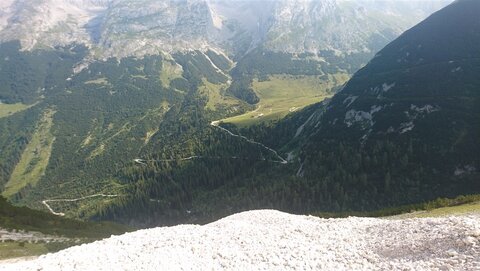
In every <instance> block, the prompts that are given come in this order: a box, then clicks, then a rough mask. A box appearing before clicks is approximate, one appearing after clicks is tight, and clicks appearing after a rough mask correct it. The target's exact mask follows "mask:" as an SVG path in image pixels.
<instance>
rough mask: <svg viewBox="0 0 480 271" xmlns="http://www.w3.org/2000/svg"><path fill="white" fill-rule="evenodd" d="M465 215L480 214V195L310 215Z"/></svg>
mask: <svg viewBox="0 0 480 271" xmlns="http://www.w3.org/2000/svg"><path fill="white" fill-rule="evenodd" d="M465 214H480V194H479V195H467V196H463V195H462V196H458V197H456V198H452V199H450V198H438V199H436V200H432V201H429V202H424V203H418V204H410V205H403V206H397V207H391V208H385V209H380V210H377V211H371V212H339V213H327V212H317V213H312V215H315V216H319V217H325V218H341V217H349V216H358V217H385V218H387V219H403V218H414V217H442V216H452V215H465Z"/></svg>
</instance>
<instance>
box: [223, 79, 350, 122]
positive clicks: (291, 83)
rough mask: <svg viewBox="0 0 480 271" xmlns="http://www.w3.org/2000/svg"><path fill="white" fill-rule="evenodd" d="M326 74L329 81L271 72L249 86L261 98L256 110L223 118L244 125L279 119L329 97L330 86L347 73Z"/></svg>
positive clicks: (341, 81)
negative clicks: (266, 78)
mask: <svg viewBox="0 0 480 271" xmlns="http://www.w3.org/2000/svg"><path fill="white" fill-rule="evenodd" d="M327 77H328V78H329V79H328V80H325V79H324V78H320V77H318V76H293V75H272V76H269V77H268V80H264V81H259V80H258V79H255V80H254V81H253V84H252V88H253V90H254V91H255V93H256V95H257V96H258V97H259V98H260V102H259V103H258V104H257V109H256V110H254V111H251V112H248V113H246V114H243V115H239V116H235V117H231V118H227V119H224V120H222V121H223V122H225V123H232V124H235V125H237V126H239V127H245V126H249V125H252V124H258V123H259V122H266V121H272V120H279V119H282V118H284V117H285V116H286V115H287V114H289V113H291V112H295V111H298V110H300V109H302V108H304V107H305V106H307V105H310V104H314V103H318V102H321V101H323V100H324V99H325V98H329V97H331V96H332V95H333V89H334V88H335V87H337V86H339V85H342V84H344V83H345V82H346V81H347V80H348V75H346V74H338V75H330V76H327Z"/></svg>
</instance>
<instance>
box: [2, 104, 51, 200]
mask: <svg viewBox="0 0 480 271" xmlns="http://www.w3.org/2000/svg"><path fill="white" fill-rule="evenodd" d="M54 114H55V110H53V109H47V110H45V112H44V113H43V116H42V118H41V119H40V121H39V122H38V123H37V128H36V130H35V132H34V134H33V135H32V138H31V140H30V142H29V143H28V145H27V147H26V148H25V150H24V151H23V153H22V156H21V158H20V161H19V162H18V164H17V165H16V166H15V169H14V170H13V172H12V175H11V176H10V179H9V181H8V182H7V184H6V185H5V190H4V192H3V194H2V195H3V196H4V197H6V198H9V197H11V196H12V195H14V194H15V193H17V192H18V191H20V190H21V189H22V188H24V187H26V186H27V185H32V186H34V185H35V184H36V183H37V182H38V181H39V180H40V178H41V177H42V176H43V175H44V174H45V170H46V168H47V165H48V161H49V159H50V154H51V152H52V147H53V142H54V140H55V138H54V137H53V135H52V132H51V128H52V125H53V115H54Z"/></svg>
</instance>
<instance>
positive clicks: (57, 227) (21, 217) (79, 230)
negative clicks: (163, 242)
mask: <svg viewBox="0 0 480 271" xmlns="http://www.w3.org/2000/svg"><path fill="white" fill-rule="evenodd" d="M0 228H2V229H7V230H10V231H12V230H15V231H27V232H28V231H35V232H41V233H43V234H47V235H51V236H56V237H67V238H70V239H69V240H65V241H61V242H52V243H45V242H38V243H28V242H18V241H9V242H6V243H0V259H8V258H15V257H25V256H35V255H41V254H45V253H48V252H55V251H58V250H61V249H64V248H67V247H70V246H73V245H78V244H80V243H86V242H92V241H95V240H98V239H102V238H106V237H110V236H111V235H112V234H115V235H119V234H123V233H125V232H127V231H132V230H133V229H132V228H129V227H126V226H123V225H118V224H114V223H111V222H100V223H97V222H83V221H76V220H70V219H65V218H62V217H58V216H54V215H51V214H48V213H45V212H41V211H36V210H31V209H29V208H26V207H15V206H12V205H11V204H10V203H8V202H7V201H6V200H5V199H4V198H3V197H0Z"/></svg>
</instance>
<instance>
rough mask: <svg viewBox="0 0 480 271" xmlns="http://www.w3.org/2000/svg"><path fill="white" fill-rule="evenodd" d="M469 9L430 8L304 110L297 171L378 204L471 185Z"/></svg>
mask: <svg viewBox="0 0 480 271" xmlns="http://www.w3.org/2000/svg"><path fill="white" fill-rule="evenodd" d="M479 11H480V3H478V2H477V1H469V0H465V1H457V2H455V3H453V4H452V5H450V6H448V7H447V8H445V9H443V10H441V11H439V12H437V13H435V14H434V15H432V16H431V17H429V18H428V19H427V20H425V21H424V22H422V23H420V24H419V25H417V26H415V27H414V28H412V29H410V30H408V31H407V32H405V33H404V34H403V35H402V36H400V37H399V38H398V39H396V40H395V41H394V42H392V43H391V44H389V45H388V46H387V47H385V48H384V49H383V50H381V51H380V52H379V53H378V54H377V56H376V57H375V58H374V59H373V60H372V61H371V62H370V63H369V64H368V65H367V66H366V67H365V68H363V69H361V70H360V71H359V72H357V73H356V74H355V75H354V76H353V78H352V79H351V80H350V81H349V82H348V83H347V84H346V86H345V87H344V88H343V89H342V91H341V92H339V93H338V94H337V95H335V97H334V98H333V99H332V100H331V101H330V102H329V103H328V105H326V108H325V107H324V106H317V108H318V109H317V110H310V112H308V113H305V114H307V115H306V116H304V117H303V119H306V118H307V117H308V116H313V117H312V118H310V121H307V123H306V124H305V126H304V128H303V131H302V132H301V133H300V134H301V135H300V136H301V137H302V138H303V139H305V140H306V142H307V143H301V144H304V146H303V147H302V148H301V154H300V158H301V160H302V170H301V175H302V176H305V178H307V179H316V180H319V181H320V180H322V179H323V180H324V181H323V182H325V180H328V181H327V183H329V184H326V185H327V186H329V185H332V186H333V185H334V183H336V185H337V186H338V185H339V186H340V187H339V188H338V189H340V190H341V193H340V194H341V197H342V198H343V197H345V196H347V197H348V196H353V195H354V198H355V199H356V200H359V199H360V198H361V199H362V201H365V200H367V201H370V200H372V201H373V202H375V201H376V202H378V203H381V205H384V204H395V203H398V202H402V203H406V202H413V201H421V200H423V199H431V198H434V197H436V196H446V195H449V196H453V195H455V194H461V193H474V192H478V191H480V190H479V189H480V183H479V182H478V180H479V169H480V164H479V163H480V156H479V155H478V153H479V151H480V150H479V149H478V148H479V145H478V139H479V138H480V111H479V110H480V92H479V91H478V90H479V85H480V81H479V79H478V76H476V75H477V74H478V72H479V71H480V70H479V68H478V67H479V64H480V55H479V53H478V52H479V49H480V47H479V44H480V43H479V42H480V34H479V33H480V22H479V21H478V20H477V18H476V14H477V13H478V12H479ZM312 111H313V112H312ZM360 191H365V192H363V195H360V194H358V193H359V192H360ZM365 193H366V194H365ZM340 194H339V195H340ZM367 195H368V196H367ZM373 199H375V200H373ZM356 200H352V199H351V198H350V199H345V198H343V199H342V200H341V201H342V202H344V203H343V204H347V205H351V206H353V204H354V202H355V201H356ZM345 201H346V202H350V203H345ZM373 202H372V203H373ZM363 204H366V205H368V203H367V202H364V203H363ZM340 205H342V203H340ZM359 205H361V204H359ZM359 205H357V206H359Z"/></svg>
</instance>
